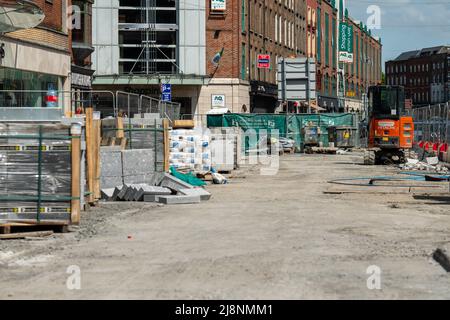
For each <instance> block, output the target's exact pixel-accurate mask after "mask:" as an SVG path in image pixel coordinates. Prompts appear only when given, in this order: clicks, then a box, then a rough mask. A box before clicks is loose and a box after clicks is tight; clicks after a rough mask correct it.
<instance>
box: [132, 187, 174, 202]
mask: <svg viewBox="0 0 450 320" xmlns="http://www.w3.org/2000/svg"><path fill="white" fill-rule="evenodd" d="M171 194H172V190H170V189H168V188H164V187H155V186H149V185H143V186H142V187H141V188H140V189H139V190H138V191H137V192H136V193H135V195H134V200H135V201H140V200H141V199H142V198H143V196H144V195H171Z"/></svg>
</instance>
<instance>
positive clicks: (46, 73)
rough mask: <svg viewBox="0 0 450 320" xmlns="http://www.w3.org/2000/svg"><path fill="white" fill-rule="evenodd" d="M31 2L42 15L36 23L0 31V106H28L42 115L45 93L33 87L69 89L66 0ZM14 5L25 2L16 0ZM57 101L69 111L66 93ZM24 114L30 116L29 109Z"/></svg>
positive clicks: (45, 112)
mask: <svg viewBox="0 0 450 320" xmlns="http://www.w3.org/2000/svg"><path fill="white" fill-rule="evenodd" d="M10 2H11V1H10ZM33 3H35V4H36V5H37V7H39V8H40V11H41V12H43V14H44V15H45V19H44V20H43V22H42V23H41V24H40V25H38V26H36V27H34V28H32V29H25V30H16V31H13V32H9V33H4V34H1V32H0V44H1V45H2V47H3V49H4V58H3V59H1V61H0V107H11V108H14V107H32V108H35V109H33V110H36V111H37V113H36V114H37V116H39V114H40V115H42V116H43V117H44V118H45V114H48V112H47V111H45V110H44V109H40V108H42V107H45V106H46V101H45V95H43V94H41V93H37V92H36V91H42V92H46V91H69V90H70V77H69V75H70V65H71V62H70V61H71V60H70V43H69V36H68V34H69V32H68V25H67V23H66V22H67V14H66V12H67V7H68V6H69V5H70V1H68V0H62V1H46V0H35V1H33ZM17 5H18V6H22V5H23V6H26V5H27V4H26V3H25V4H23V3H21V2H20V1H19V2H17ZM31 91H34V92H31ZM58 102H59V103H58V105H59V106H61V105H64V107H65V111H67V112H70V97H67V99H65V97H64V95H61V96H60V101H58ZM38 111H39V112H38ZM28 116H29V117H33V115H32V114H31V113H30V114H29V115H28ZM35 119H36V118H35Z"/></svg>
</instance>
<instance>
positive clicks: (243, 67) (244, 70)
mask: <svg viewBox="0 0 450 320" xmlns="http://www.w3.org/2000/svg"><path fill="white" fill-rule="evenodd" d="M241 60H242V61H241V79H242V80H245V79H246V75H247V74H246V73H247V66H246V61H247V56H246V46H245V43H243V44H242V53H241Z"/></svg>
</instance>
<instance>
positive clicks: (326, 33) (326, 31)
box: [325, 13, 330, 66]
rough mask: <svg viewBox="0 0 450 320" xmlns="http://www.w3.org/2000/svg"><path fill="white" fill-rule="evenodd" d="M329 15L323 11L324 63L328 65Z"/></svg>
mask: <svg viewBox="0 0 450 320" xmlns="http://www.w3.org/2000/svg"><path fill="white" fill-rule="evenodd" d="M329 20H330V17H329V15H328V13H325V65H327V66H329V65H330V21H329Z"/></svg>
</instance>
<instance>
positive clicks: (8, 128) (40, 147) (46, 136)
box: [0, 123, 81, 239]
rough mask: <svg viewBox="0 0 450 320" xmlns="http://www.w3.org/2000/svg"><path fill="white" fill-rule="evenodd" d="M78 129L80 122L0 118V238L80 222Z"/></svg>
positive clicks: (61, 227) (55, 229) (63, 226)
mask: <svg viewBox="0 0 450 320" xmlns="http://www.w3.org/2000/svg"><path fill="white" fill-rule="evenodd" d="M74 128H76V129H75V130H74ZM80 134H81V124H79V125H78V126H72V130H71V126H69V125H63V124H33V123H27V124H24V123H0V239H2V238H5V239H7V238H9V237H12V238H14V235H13V233H20V234H28V233H30V231H31V233H30V235H31V236H32V234H35V233H39V232H41V233H42V232H53V231H56V232H66V231H67V227H68V226H69V225H70V224H78V223H79V220H80V200H81V195H80V192H81V188H80V185H81V183H80V165H81V141H80V140H81V139H80ZM43 230H44V231H43Z"/></svg>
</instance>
